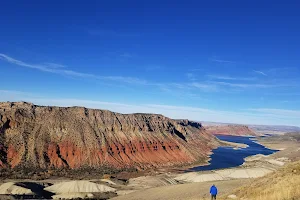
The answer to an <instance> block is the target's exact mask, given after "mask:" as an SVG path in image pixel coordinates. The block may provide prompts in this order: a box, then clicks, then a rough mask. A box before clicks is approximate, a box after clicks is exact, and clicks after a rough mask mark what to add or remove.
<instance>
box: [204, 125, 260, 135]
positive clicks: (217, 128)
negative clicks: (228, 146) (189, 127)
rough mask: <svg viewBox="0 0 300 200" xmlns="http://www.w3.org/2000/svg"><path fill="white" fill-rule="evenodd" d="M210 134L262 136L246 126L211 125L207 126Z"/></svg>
mask: <svg viewBox="0 0 300 200" xmlns="http://www.w3.org/2000/svg"><path fill="white" fill-rule="evenodd" d="M205 129H206V131H207V132H208V133H211V134H214V135H236V136H258V135H260V134H258V133H256V132H254V131H253V130H251V129H250V128H249V127H248V126H245V125H210V126H205Z"/></svg>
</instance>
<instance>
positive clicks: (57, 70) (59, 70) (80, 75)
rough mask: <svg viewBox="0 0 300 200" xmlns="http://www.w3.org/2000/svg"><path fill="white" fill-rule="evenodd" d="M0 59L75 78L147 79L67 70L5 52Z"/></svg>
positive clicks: (135, 81)
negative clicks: (25, 60) (12, 55)
mask: <svg viewBox="0 0 300 200" xmlns="http://www.w3.org/2000/svg"><path fill="white" fill-rule="evenodd" d="M0 59H1V60H4V61H6V62H9V63H11V64H15V65H18V66H22V67H26V68H31V69H36V70H39V71H43V72H48V73H54V74H59V75H65V76H71V77H76V78H93V79H98V80H109V81H118V82H125V83H132V84H147V81H145V80H141V79H139V78H134V77H124V76H98V75H94V74H89V73H82V72H77V71H73V70H68V69H65V66H62V65H58V64H54V63H50V65H49V63H48V64H44V65H39V64H38V65H35V64H28V63H25V62H23V61H20V60H17V59H14V58H12V57H9V56H7V55H5V54H0ZM54 66H55V67H54Z"/></svg>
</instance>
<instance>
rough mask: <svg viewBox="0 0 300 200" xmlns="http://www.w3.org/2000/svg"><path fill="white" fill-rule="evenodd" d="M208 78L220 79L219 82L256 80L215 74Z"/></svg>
mask: <svg viewBox="0 0 300 200" xmlns="http://www.w3.org/2000/svg"><path fill="white" fill-rule="evenodd" d="M207 77H209V78H212V79H219V80H240V81H253V80H256V78H255V77H232V76H227V75H214V74H209V75H207Z"/></svg>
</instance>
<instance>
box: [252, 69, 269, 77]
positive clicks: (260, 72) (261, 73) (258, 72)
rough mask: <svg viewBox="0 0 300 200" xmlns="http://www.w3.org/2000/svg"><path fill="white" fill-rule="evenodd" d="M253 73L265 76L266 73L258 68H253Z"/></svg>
mask: <svg viewBox="0 0 300 200" xmlns="http://www.w3.org/2000/svg"><path fill="white" fill-rule="evenodd" d="M253 71H254V72H255V73H257V74H260V75H263V76H267V74H266V73H264V72H263V71H258V70H253Z"/></svg>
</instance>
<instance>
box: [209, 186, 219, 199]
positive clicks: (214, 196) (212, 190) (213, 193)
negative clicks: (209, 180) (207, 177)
mask: <svg viewBox="0 0 300 200" xmlns="http://www.w3.org/2000/svg"><path fill="white" fill-rule="evenodd" d="M217 194H218V188H217V187H216V186H215V185H212V186H211V188H210V195H211V200H216V199H217Z"/></svg>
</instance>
